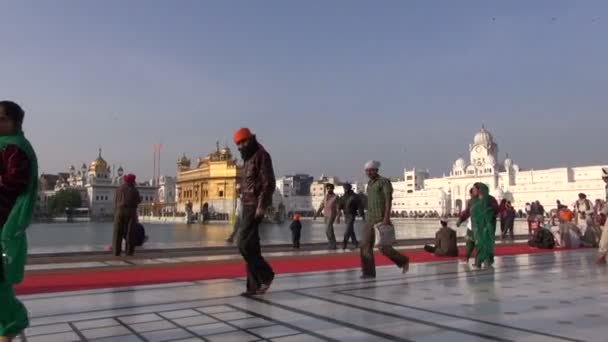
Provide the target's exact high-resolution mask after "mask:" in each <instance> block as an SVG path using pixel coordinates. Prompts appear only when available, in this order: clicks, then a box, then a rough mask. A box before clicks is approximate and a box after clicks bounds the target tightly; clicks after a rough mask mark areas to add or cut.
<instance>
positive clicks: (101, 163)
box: [89, 149, 108, 173]
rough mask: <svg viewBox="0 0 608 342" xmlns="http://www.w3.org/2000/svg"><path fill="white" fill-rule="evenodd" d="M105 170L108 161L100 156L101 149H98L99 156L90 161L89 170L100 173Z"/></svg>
mask: <svg viewBox="0 0 608 342" xmlns="http://www.w3.org/2000/svg"><path fill="white" fill-rule="evenodd" d="M107 170H108V163H107V162H106V161H105V160H104V159H103V158H102V157H101V149H99V156H98V157H97V159H95V160H93V161H92V162H91V165H89V172H95V173H102V172H106V171H107Z"/></svg>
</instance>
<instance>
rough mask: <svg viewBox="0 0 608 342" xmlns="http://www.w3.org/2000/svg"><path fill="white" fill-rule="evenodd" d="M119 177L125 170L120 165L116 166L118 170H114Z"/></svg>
mask: <svg viewBox="0 0 608 342" xmlns="http://www.w3.org/2000/svg"><path fill="white" fill-rule="evenodd" d="M116 172H117V174H118V176H119V177H122V175H124V173H125V170H124V169H123V168H122V166H121V167H119V168H118V170H117V171H116Z"/></svg>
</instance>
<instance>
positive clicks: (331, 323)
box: [21, 250, 608, 342]
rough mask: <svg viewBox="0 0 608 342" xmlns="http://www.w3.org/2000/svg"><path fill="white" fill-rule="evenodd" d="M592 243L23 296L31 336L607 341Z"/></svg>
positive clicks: (605, 291) (602, 270) (605, 274)
mask: <svg viewBox="0 0 608 342" xmlns="http://www.w3.org/2000/svg"><path fill="white" fill-rule="evenodd" d="M593 256H594V253H593V251H592V250H578V251H569V252H560V253H549V254H538V255H520V256H510V257H500V258H497V261H496V265H495V267H494V269H493V270H485V271H480V272H472V271H470V270H469V269H468V268H467V267H466V266H463V265H459V264H457V263H455V262H441V263H425V264H415V265H412V267H411V270H410V273H408V274H406V275H402V274H401V273H400V272H399V270H398V269H397V268H395V267H381V268H379V269H378V278H377V279H376V280H365V281H363V280H360V279H359V271H358V270H356V269H352V270H344V271H332V272H320V273H306V274H285V275H280V276H277V278H276V279H275V282H274V284H273V287H272V289H271V292H269V293H268V294H266V295H265V296H263V297H257V298H243V297H240V296H238V294H239V293H240V292H241V291H242V290H243V289H244V280H243V279H221V280H214V281H201V282H188V283H172V284H163V285H154V286H139V287H133V288H116V289H102V290H92V291H81V292H70V293H50V294H42V295H31V296H23V297H21V299H22V300H23V301H24V303H25V304H26V306H27V307H28V309H29V310H30V315H31V327H30V328H29V329H28V330H27V332H26V336H25V339H26V340H27V341H29V342H42V341H44V342H54V341H117V342H120V341H151V342H152V341H281V342H296V341H303V342H309V341H351V342H355V341H429V342H432V341H467V342H470V341H539V342H540V341H608V335H607V334H606V331H607V330H606V322H607V321H608V286H607V284H608V268H606V267H597V266H595V265H594V264H593Z"/></svg>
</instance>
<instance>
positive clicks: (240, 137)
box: [233, 128, 253, 145]
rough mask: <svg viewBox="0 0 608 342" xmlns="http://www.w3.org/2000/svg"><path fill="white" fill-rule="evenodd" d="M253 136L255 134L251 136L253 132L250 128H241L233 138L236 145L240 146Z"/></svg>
mask: <svg viewBox="0 0 608 342" xmlns="http://www.w3.org/2000/svg"><path fill="white" fill-rule="evenodd" d="M252 135H253V134H251V131H250V130H249V128H241V129H239V130H238V131H236V132H234V136H233V139H234V143H235V144H237V145H238V144H240V143H242V142H243V141H245V140H247V139H249V138H251V136H252Z"/></svg>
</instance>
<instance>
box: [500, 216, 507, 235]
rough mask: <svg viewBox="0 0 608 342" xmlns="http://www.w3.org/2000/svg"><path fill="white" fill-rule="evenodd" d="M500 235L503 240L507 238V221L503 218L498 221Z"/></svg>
mask: <svg viewBox="0 0 608 342" xmlns="http://www.w3.org/2000/svg"><path fill="white" fill-rule="evenodd" d="M500 233H501V236H502V238H503V239H504V238H505V237H506V236H507V220H506V219H504V218H501V219H500Z"/></svg>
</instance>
